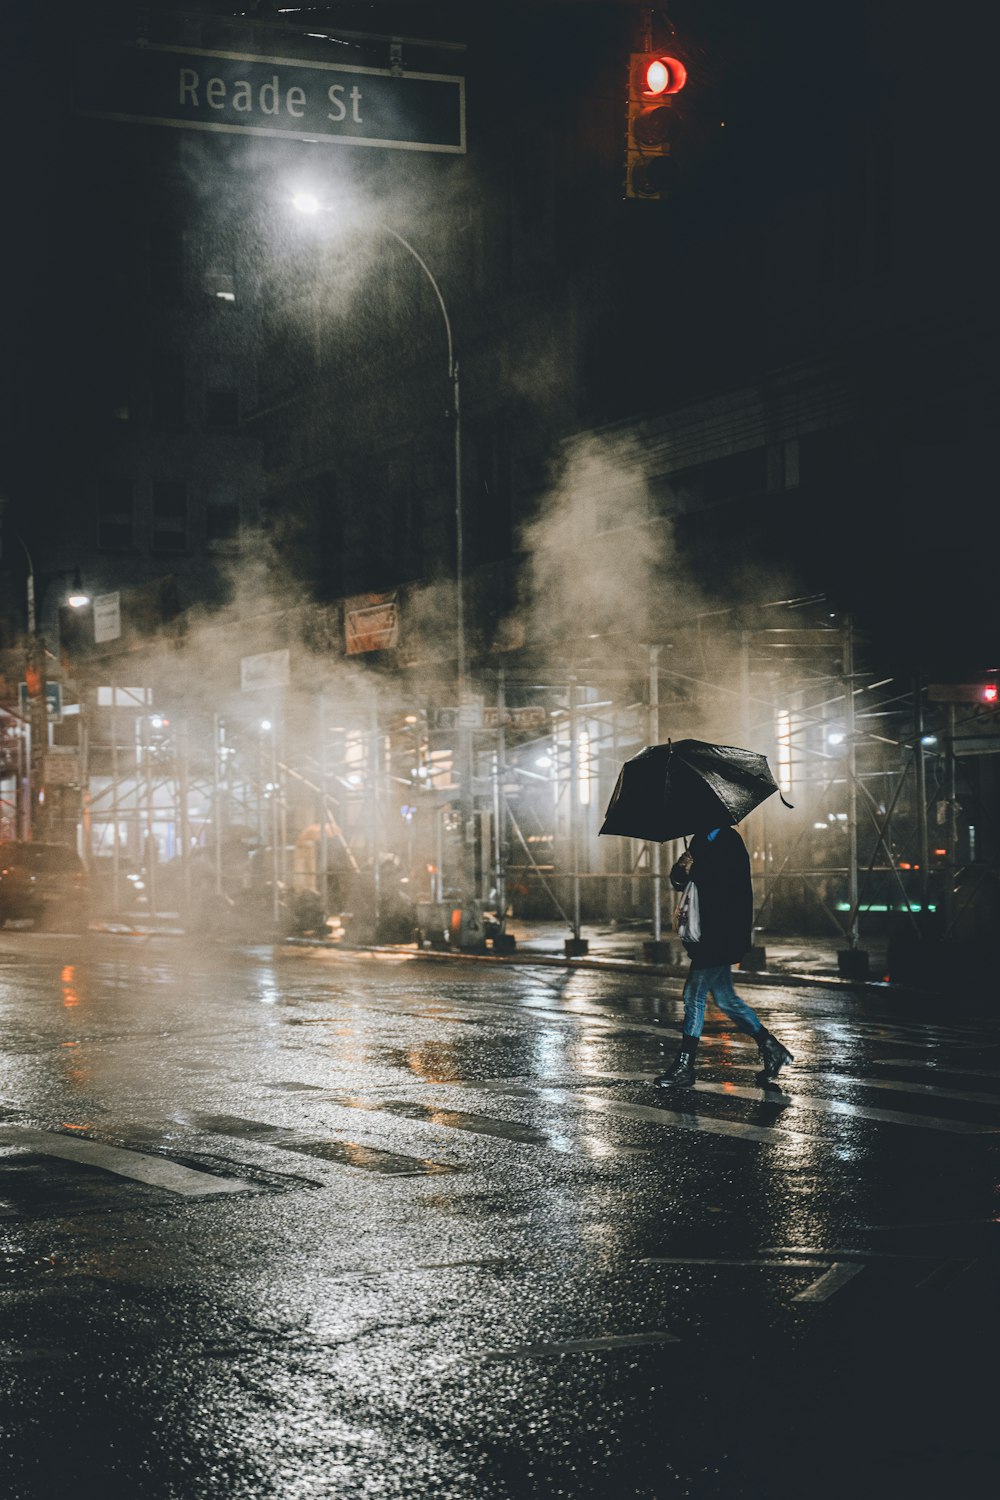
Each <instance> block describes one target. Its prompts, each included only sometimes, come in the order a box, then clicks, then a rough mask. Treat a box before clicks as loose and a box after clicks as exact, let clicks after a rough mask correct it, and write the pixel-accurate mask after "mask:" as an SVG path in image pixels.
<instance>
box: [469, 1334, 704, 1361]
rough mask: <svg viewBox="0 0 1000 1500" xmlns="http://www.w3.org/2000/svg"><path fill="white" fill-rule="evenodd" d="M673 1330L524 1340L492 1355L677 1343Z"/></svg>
mask: <svg viewBox="0 0 1000 1500" xmlns="http://www.w3.org/2000/svg"><path fill="white" fill-rule="evenodd" d="M679 1343H680V1339H679V1338H678V1337H677V1335H676V1334H675V1333H667V1332H666V1331H665V1330H662V1329H660V1330H657V1331H655V1332H653V1333H617V1334H607V1335H605V1336H604V1337H603V1338H593V1339H563V1340H560V1341H559V1342H558V1343H540V1344H523V1345H521V1346H520V1348H517V1349H497V1350H494V1351H493V1352H492V1353H491V1354H490V1356H489V1357H490V1358H491V1359H532V1358H544V1357H546V1356H553V1355H557V1354H591V1353H597V1352H600V1351H601V1350H603V1349H637V1348H641V1347H642V1346H643V1345H644V1344H679Z"/></svg>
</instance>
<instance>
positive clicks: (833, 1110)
mask: <svg viewBox="0 0 1000 1500" xmlns="http://www.w3.org/2000/svg"><path fill="white" fill-rule="evenodd" d="M852 1081H854V1080H852ZM694 1092H695V1093H696V1094H722V1095H725V1096H728V1097H729V1098H733V1099H757V1100H759V1099H761V1098H766V1097H767V1095H766V1094H765V1093H764V1091H763V1090H762V1089H759V1088H746V1087H743V1086H741V1085H740V1084H738V1083H699V1084H696V1085H695V1090H694ZM783 1098H784V1099H785V1100H786V1101H787V1103H788V1104H789V1105H790V1106H794V1107H795V1108H796V1109H803V1110H809V1111H810V1112H813V1113H819V1114H827V1115H847V1116H849V1117H850V1118H852V1119H855V1120H879V1121H883V1122H884V1123H886V1124H888V1125H909V1126H910V1127H911V1128H914V1129H920V1130H943V1131H946V1132H948V1133H950V1134H953V1135H996V1134H997V1133H998V1131H1000V1126H995V1125H976V1124H972V1123H970V1122H969V1121H968V1120H943V1119H940V1118H938V1117H936V1116H934V1115H908V1114H903V1113H902V1112H901V1111H899V1110H895V1109H872V1108H870V1107H869V1106H867V1105H864V1104H849V1103H848V1102H847V1101H846V1100H845V1099H821V1098H819V1097H818V1096H817V1095H815V1094H785V1095H783Z"/></svg>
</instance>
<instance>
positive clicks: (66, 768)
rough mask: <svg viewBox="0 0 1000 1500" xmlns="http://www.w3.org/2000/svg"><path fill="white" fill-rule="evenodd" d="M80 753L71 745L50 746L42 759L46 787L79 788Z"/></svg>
mask: <svg viewBox="0 0 1000 1500" xmlns="http://www.w3.org/2000/svg"><path fill="white" fill-rule="evenodd" d="M80 779H81V768H80V752H79V750H76V749H74V748H73V747H72V746H70V745H54V746H53V745H50V746H49V748H48V750H46V752H45V754H44V756H43V757H42V780H43V781H44V782H45V785H46V786H79V785H80Z"/></svg>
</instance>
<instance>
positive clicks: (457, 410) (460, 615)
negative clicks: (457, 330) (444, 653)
mask: <svg viewBox="0 0 1000 1500" xmlns="http://www.w3.org/2000/svg"><path fill="white" fill-rule="evenodd" d="M292 203H293V205H294V207H295V208H296V209H297V210H298V212H299V213H302V214H309V215H312V214H318V213H332V212H334V210H333V209H331V208H327V207H325V206H324V205H323V204H322V203H321V202H320V201H319V199H318V198H316V197H315V196H314V195H313V194H312V193H296V194H295V196H294V198H293V199H292ZM374 227H376V228H377V229H379V230H381V231H382V232H383V233H384V234H388V235H390V236H391V238H392V239H394V240H395V241H396V243H397V244H399V245H402V247H403V249H404V250H406V251H407V252H408V253H409V254H410V255H411V256H412V258H413V259H414V260H415V261H416V263H417V265H418V266H419V267H420V269H421V271H422V272H423V274H424V275H425V276H426V278H427V280H428V282H429V283H430V285H431V289H432V291H433V292H434V296H435V297H436V299H437V304H438V307H439V308H440V309H441V317H442V319H443V321H444V331H445V337H446V339H447V344H448V381H449V385H450V388H451V416H452V425H453V431H454V453H455V460H454V463H455V637H456V640H455V645H456V676H457V689H458V779H459V817H460V822H461V831H460V839H461V845H460V847H461V877H462V878H461V887H462V888H461V895H462V898H463V902H464V900H465V899H466V898H471V897H472V896H473V894H474V893H473V892H472V890H471V885H472V873H471V860H470V857H469V847H470V846H469V839H470V832H471V830H470V827H469V824H470V821H471V818H472V808H473V800H472V730H471V726H470V724H469V722H468V719H467V716H466V713H465V711H464V710H465V705H466V703H467V701H468V698H469V680H468V656H467V650H466V640H465V538H464V528H463V517H462V400H461V395H462V392H461V382H460V379H459V369H458V359H457V358H456V355H455V341H454V338H453V335H452V328H451V318H450V317H449V316H448V307H447V304H446V303H445V300H444V296H443V294H442V292H441V288H440V286H439V285H438V282H437V278H436V277H435V275H434V273H433V271H432V270H431V268H430V266H429V265H428V264H427V262H426V261H425V260H424V258H423V256H422V255H421V254H420V252H419V251H418V250H416V249H415V248H414V246H413V245H411V244H410V242H409V240H408V239H406V238H405V237H404V236H403V235H401V234H400V233H399V231H398V230H397V229H393V227H392V225H391V224H387V223H385V221H384V220H381V219H380V220H377V221H376V222H375V226H374Z"/></svg>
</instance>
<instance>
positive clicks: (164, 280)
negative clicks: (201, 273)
mask: <svg viewBox="0 0 1000 1500" xmlns="http://www.w3.org/2000/svg"><path fill="white" fill-rule="evenodd" d="M186 275H187V268H186V253H185V245H184V234H183V231H182V230H180V229H177V228H176V227H175V226H173V225H170V224H152V225H150V230H149V292H150V296H151V297H152V298H153V299H154V300H155V301H157V302H180V301H182V300H183V297H184V285H185V281H186Z"/></svg>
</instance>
